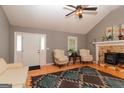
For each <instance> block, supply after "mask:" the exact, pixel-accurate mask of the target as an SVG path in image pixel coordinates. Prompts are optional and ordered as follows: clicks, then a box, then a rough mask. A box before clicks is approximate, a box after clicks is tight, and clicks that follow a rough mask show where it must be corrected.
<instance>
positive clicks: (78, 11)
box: [75, 9, 83, 16]
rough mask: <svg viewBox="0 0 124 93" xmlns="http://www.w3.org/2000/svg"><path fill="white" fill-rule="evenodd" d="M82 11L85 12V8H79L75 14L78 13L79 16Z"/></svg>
mask: <svg viewBox="0 0 124 93" xmlns="http://www.w3.org/2000/svg"><path fill="white" fill-rule="evenodd" d="M82 13H83V10H82V9H78V10H77V11H76V12H75V14H76V15H78V16H79V15H80V14H82Z"/></svg>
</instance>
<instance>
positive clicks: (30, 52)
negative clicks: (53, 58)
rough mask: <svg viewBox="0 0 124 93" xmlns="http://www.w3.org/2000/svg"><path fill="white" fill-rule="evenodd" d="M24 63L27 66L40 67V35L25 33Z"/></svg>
mask: <svg viewBox="0 0 124 93" xmlns="http://www.w3.org/2000/svg"><path fill="white" fill-rule="evenodd" d="M22 46H23V51H22V55H23V56H22V57H23V63H24V65H25V66H35V65H40V35H39V34H32V33H23V44H22Z"/></svg>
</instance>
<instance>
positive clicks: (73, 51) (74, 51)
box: [68, 49, 77, 56]
mask: <svg viewBox="0 0 124 93" xmlns="http://www.w3.org/2000/svg"><path fill="white" fill-rule="evenodd" d="M68 53H69V55H71V56H76V55H77V52H76V50H75V49H69V50H68Z"/></svg>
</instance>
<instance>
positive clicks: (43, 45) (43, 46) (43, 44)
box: [41, 35, 46, 50]
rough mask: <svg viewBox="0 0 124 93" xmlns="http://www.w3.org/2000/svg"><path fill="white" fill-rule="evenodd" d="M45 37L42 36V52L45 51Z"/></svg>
mask: <svg viewBox="0 0 124 93" xmlns="http://www.w3.org/2000/svg"><path fill="white" fill-rule="evenodd" d="M45 37H46V36H45V35H41V50H45V39H46V38H45Z"/></svg>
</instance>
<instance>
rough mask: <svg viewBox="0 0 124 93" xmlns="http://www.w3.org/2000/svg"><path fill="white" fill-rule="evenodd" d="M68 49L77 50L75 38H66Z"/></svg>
mask: <svg viewBox="0 0 124 93" xmlns="http://www.w3.org/2000/svg"><path fill="white" fill-rule="evenodd" d="M70 49H74V50H77V37H73V36H69V37H68V50H70Z"/></svg>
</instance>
